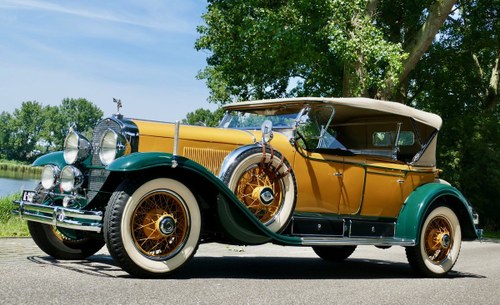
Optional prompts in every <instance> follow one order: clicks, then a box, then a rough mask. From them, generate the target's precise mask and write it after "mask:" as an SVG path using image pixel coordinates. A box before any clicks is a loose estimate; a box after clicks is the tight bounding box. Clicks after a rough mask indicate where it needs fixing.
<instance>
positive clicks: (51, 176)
mask: <svg viewBox="0 0 500 305" xmlns="http://www.w3.org/2000/svg"><path fill="white" fill-rule="evenodd" d="M59 172H60V170H59V168H57V166H54V165H45V166H44V167H43V169H42V177H41V179H40V180H41V182H42V186H43V188H44V189H46V190H50V189H51V188H53V187H54V185H56V181H57V177H58V176H59Z"/></svg>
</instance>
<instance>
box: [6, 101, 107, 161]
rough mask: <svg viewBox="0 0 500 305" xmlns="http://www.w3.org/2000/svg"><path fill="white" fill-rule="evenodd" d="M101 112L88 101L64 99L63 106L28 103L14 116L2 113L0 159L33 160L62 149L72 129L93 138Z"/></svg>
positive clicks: (16, 111) (22, 105) (15, 112)
mask: <svg viewBox="0 0 500 305" xmlns="http://www.w3.org/2000/svg"><path fill="white" fill-rule="evenodd" d="M102 115H103V113H102V111H101V110H100V109H99V108H97V107H96V106H95V105H93V104H92V103H90V102H89V101H87V100H86V99H82V98H80V99H64V100H63V101H62V104H61V106H59V107H57V106H43V105H42V104H41V103H39V102H36V101H27V102H23V103H22V104H21V107H20V108H18V109H16V110H14V112H13V114H12V115H11V114H9V113H6V112H3V113H2V114H0V158H5V159H10V160H18V161H33V160H34V159H35V158H36V157H37V156H38V155H40V154H42V153H46V152H48V151H53V150H60V149H62V147H63V144H64V139H65V137H66V134H67V133H68V131H69V128H70V127H72V126H73V127H74V128H75V129H76V130H78V131H79V132H81V133H84V134H87V136H90V135H91V131H92V128H93V127H94V125H95V124H96V123H97V121H98V120H100V118H101V117H102Z"/></svg>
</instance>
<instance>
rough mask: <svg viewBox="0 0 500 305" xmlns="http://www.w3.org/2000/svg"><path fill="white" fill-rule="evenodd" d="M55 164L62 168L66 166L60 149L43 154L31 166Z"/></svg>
mask: <svg viewBox="0 0 500 305" xmlns="http://www.w3.org/2000/svg"><path fill="white" fill-rule="evenodd" d="M48 164H52V165H57V167H59V168H63V167H65V166H66V161H64V156H63V152H62V151H56V152H51V153H48V154H46V155H43V156H41V157H39V158H37V159H36V160H35V161H34V162H33V164H31V165H32V166H44V165H48Z"/></svg>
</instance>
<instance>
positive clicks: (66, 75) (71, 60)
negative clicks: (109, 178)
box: [0, 0, 216, 121]
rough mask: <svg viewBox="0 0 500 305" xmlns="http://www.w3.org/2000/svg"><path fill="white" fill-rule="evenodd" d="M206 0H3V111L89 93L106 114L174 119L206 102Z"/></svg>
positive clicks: (0, 26) (55, 102)
mask: <svg viewBox="0 0 500 305" xmlns="http://www.w3.org/2000/svg"><path fill="white" fill-rule="evenodd" d="M205 10H206V1H202V0H143V1H140V0H120V1H101V0H86V1H63V0H60V1H57V0H44V1H42V0H0V112H1V111H7V112H10V113H12V112H13V111H14V109H16V108H19V107H20V105H21V103H22V102H23V101H33V100H36V101H38V102H40V103H42V104H43V105H59V104H60V102H61V100H62V99H64V98H66V97H69V98H79V97H82V98H86V99H88V100H89V101H91V102H92V103H94V104H95V105H97V106H98V107H99V108H101V109H102V110H103V111H104V113H105V115H110V114H112V113H114V112H115V111H116V108H115V104H113V103H112V98H113V97H115V98H119V99H121V100H122V102H123V109H122V113H123V114H125V116H129V117H140V118H148V119H155V120H166V121H175V120H177V119H182V118H184V117H185V116H186V114H187V113H188V112H190V111H194V110H195V109H197V108H201V107H203V108H209V109H211V110H213V109H215V108H216V107H215V105H213V104H210V103H208V102H207V97H208V89H207V88H206V85H205V83H204V81H201V80H196V78H195V76H196V74H197V73H198V71H199V70H201V69H203V68H204V67H205V65H206V61H205V59H206V57H207V53H206V52H203V51H201V52H197V51H196V50H195V49H194V42H195V40H196V38H197V37H198V36H199V35H198V33H197V32H196V26H198V25H200V24H202V23H203V20H202V18H201V15H202V14H203V13H204V12H205Z"/></svg>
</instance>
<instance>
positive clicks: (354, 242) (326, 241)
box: [301, 236, 416, 247]
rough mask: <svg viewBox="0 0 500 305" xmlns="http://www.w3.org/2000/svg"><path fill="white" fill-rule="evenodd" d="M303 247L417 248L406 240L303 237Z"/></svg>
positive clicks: (413, 241)
mask: <svg viewBox="0 0 500 305" xmlns="http://www.w3.org/2000/svg"><path fill="white" fill-rule="evenodd" d="M301 241H302V245H303V246H384V247H386V246H403V247H408V246H415V245H416V243H415V240H413V239H404V238H348V237H320V236H314V237H313V236H311V237H301Z"/></svg>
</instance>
